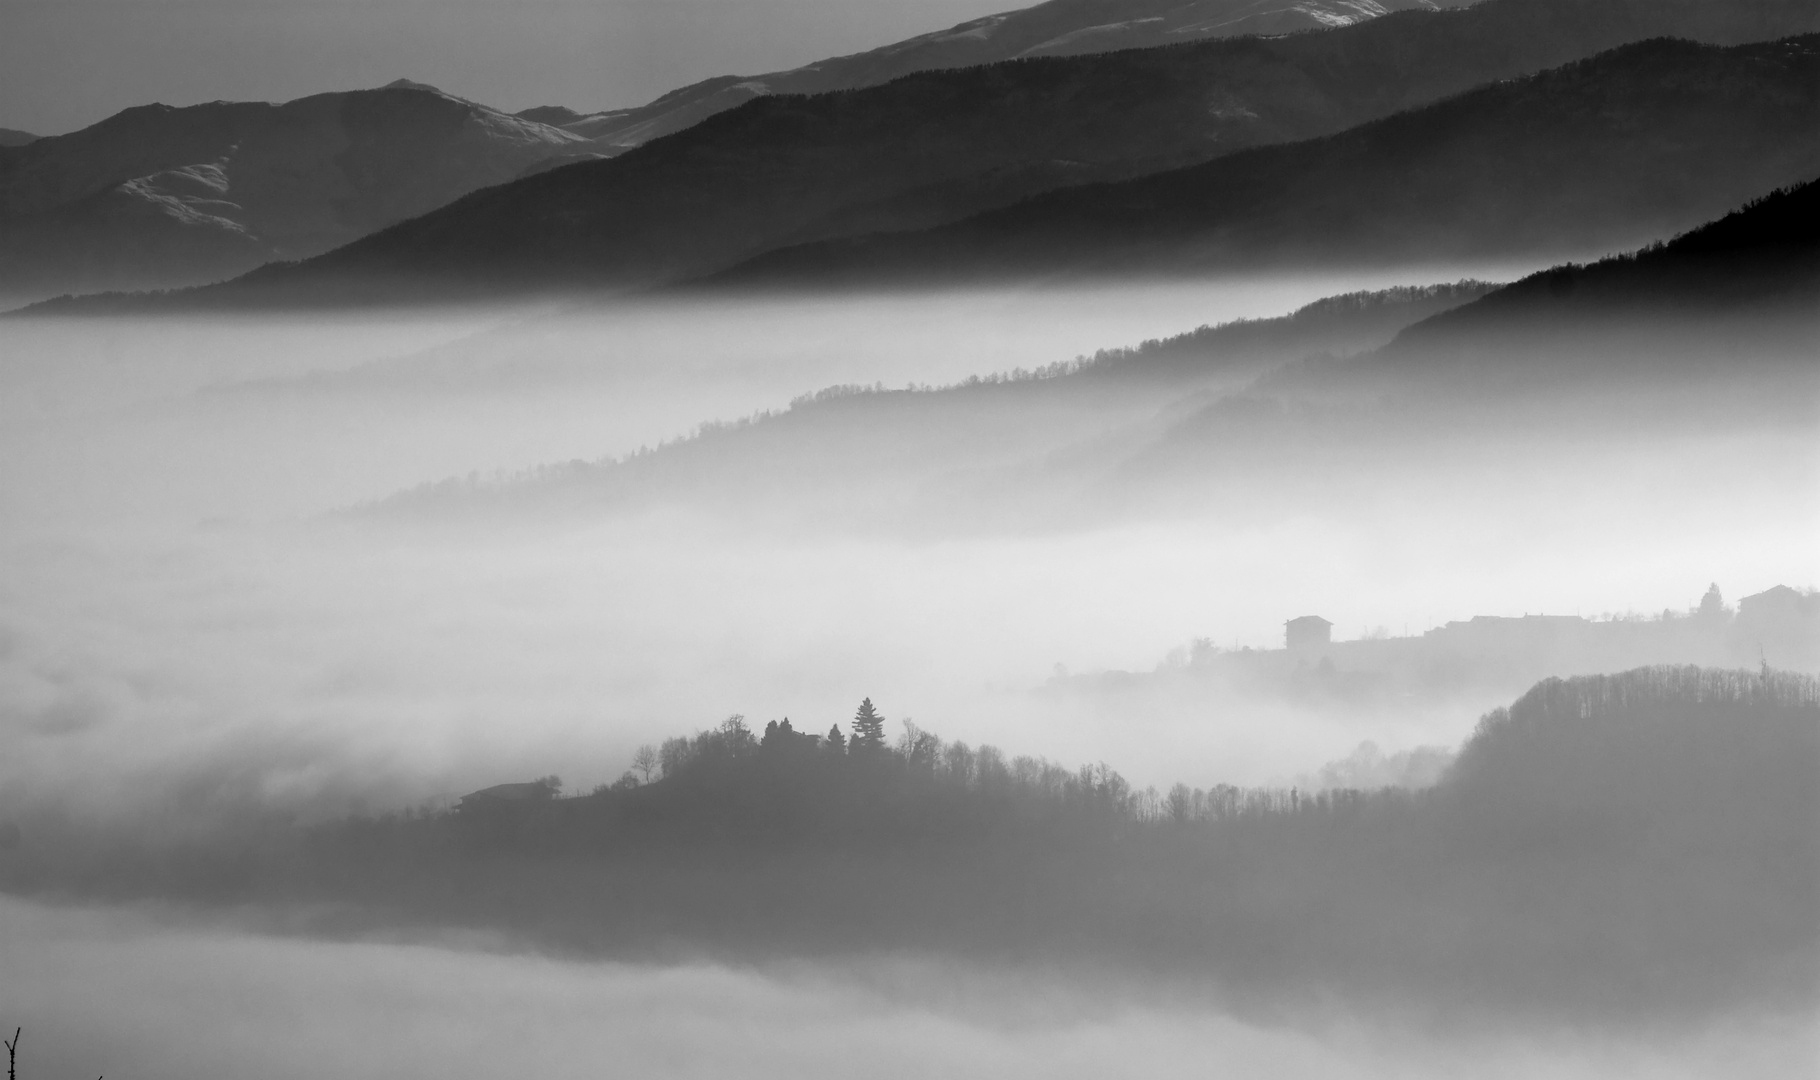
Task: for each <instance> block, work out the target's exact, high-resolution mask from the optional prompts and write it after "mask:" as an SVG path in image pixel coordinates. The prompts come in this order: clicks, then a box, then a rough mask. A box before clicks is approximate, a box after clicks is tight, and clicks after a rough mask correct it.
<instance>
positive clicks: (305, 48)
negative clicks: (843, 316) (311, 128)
mask: <svg viewBox="0 0 1820 1080" xmlns="http://www.w3.org/2000/svg"><path fill="white" fill-rule="evenodd" d="M1023 6H1028V5H1027V3H1021V2H1019V0H0V127H10V128H20V129H23V130H26V131H32V132H36V133H38V134H44V135H54V134H60V133H62V132H65V131H73V130H75V129H77V128H80V127H85V126H87V125H89V124H92V123H94V122H95V121H97V120H100V119H102V118H103V117H106V116H109V115H111V114H113V113H115V112H117V111H119V110H120V109H123V108H126V107H127V106H129V105H140V104H144V103H147V102H152V101H162V102H164V103H166V104H171V105H187V104H193V103H195V102H199V101H213V100H216V99H222V98H226V99H236V100H245V99H253V100H270V101H281V100H287V99H290V98H294V97H301V96H303V95H305V94H311V93H316V92H319V91H324V90H343V89H350V88H355V87H365V86H378V85H380V84H383V83H387V82H390V81H391V80H393V79H396V78H401V77H402V78H410V79H416V80H419V81H422V82H429V83H434V84H436V85H438V86H440V87H442V88H443V89H445V90H448V91H450V92H452V93H456V94H460V95H461V96H463V97H468V98H473V99H475V100H477V101H482V102H485V103H487V104H489V105H497V106H500V107H503V108H507V109H513V110H516V109H523V108H527V107H529V106H532V105H543V104H562V105H568V106H570V107H572V108H576V109H583V110H587V109H600V108H609V107H614V106H622V105H633V104H638V103H641V102H643V101H646V100H649V99H650V98H653V97H656V96H657V95H658V94H660V93H662V92H664V91H666V90H669V89H672V88H674V87H677V86H681V85H684V84H686V83H690V82H693V81H695V80H697V79H702V78H706V77H708V76H710V75H718V74H724V73H728V72H735V73H742V74H750V73H757V72H760V71H770V70H776V69H778V68H784V67H793V66H795V65H798V64H802V63H806V62H808V61H811V60H815V59H818V58H820V57H824V56H830V55H836V54H840V53H845V52H854V51H858V50H860V49H865V48H870V47H871V46H874V45H881V44H884V43H886V42H888V41H894V40H897V39H899V38H903V37H908V36H910V35H912V34H917V33H921V32H923V31H926V30H934V29H940V28H942V27H946V26H950V25H952V24H954V23H956V22H960V21H962V20H964V19H968V18H972V17H974V16H976V15H983V14H987V13H990V12H991V11H994V10H1002V9H1008V8H1015V7H1023Z"/></svg>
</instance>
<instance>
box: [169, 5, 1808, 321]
mask: <svg viewBox="0 0 1820 1080" xmlns="http://www.w3.org/2000/svg"><path fill="white" fill-rule="evenodd" d="M1789 25H1797V26H1811V27H1813V28H1815V29H1820V10H1810V9H1807V8H1793V7H1791V6H1790V5H1788V4H1786V3H1784V2H1781V0H1749V2H1741V3H1737V4H1728V5H1725V6H1724V7H1723V8H1721V9H1715V8H1714V7H1713V6H1712V5H1710V4H1705V3H1691V2H1684V0H1485V2H1484V3H1481V4H1478V5H1475V6H1473V7H1469V8H1465V9H1463V10H1459V11H1450V12H1438V13H1437V12H1416V11H1407V12H1402V13H1399V14H1394V15H1389V16H1385V17H1383V18H1377V19H1373V20H1370V21H1368V22H1365V23H1362V24H1360V25H1356V26H1351V27H1346V28H1343V29H1338V30H1333V31H1329V32H1324V33H1319V34H1294V35H1289V36H1286V37H1277V38H1242V39H1234V40H1227V41H1214V42H1204V43H1198V44H1190V45H1181V46H1175V47H1171V48H1164V49H1143V50H1131V51H1126V52H1117V53H1107V54H1099V55H1093V56H1082V57H1049V58H1037V59H1029V60H1020V61H1016V62H1012V63H1002V64H995V65H988V66H984V67H976V68H969V69H965V70H957V71H932V72H923V73H920V74H916V75H911V76H907V77H905V78H902V79H899V80H897V81H895V82H891V83H888V84H886V85H883V86H879V87H874V88H871V89H866V90H855V91H849V92H845V93H839V94H824V95H819V96H815V97H794V96H776V97H766V98H761V99H758V100H755V101H753V102H751V103H749V104H747V105H746V106H744V107H742V108H739V109H736V110H733V111H731V112H727V113H723V114H721V115H719V116H716V117H714V118H712V119H710V120H708V121H706V122H704V123H702V124H700V125H698V126H696V127H694V128H691V129H690V130H688V131H685V132H681V133H679V134H677V135H674V136H671V137H668V138H665V139H661V140H658V141H656V142H653V143H651V144H650V145H648V146H644V147H641V148H639V149H638V150H636V151H633V152H629V153H627V154H625V155H622V156H620V157H617V158H613V159H611V160H605V161H596V162H592V163H584V164H578V165H573V166H570V167H567V168H562V169H557V170H554V171H552V172H548V173H543V174H540V175H536V176H529V177H526V178H524V179H522V180H518V181H515V182H513V183H510V184H505V185H502V186H500V187H497V188H491V189H488V190H485V191H482V192H476V193H475V194H473V195H471V196H469V197H467V198H464V199H463V200H461V201H460V202H458V203H456V204H454V205H451V206H448V207H446V208H443V209H441V210H438V211H436V212H434V213H430V214H427V215H425V216H423V217H421V218H418V219H415V220H412V221H409V222H405V223H402V224H400V225H398V226H394V227H392V228H390V229H387V230H385V231H383V232H381V233H378V234H375V235H373V236H370V237H367V238H364V239H362V240H360V241H356V242H355V243H353V244H350V245H348V246H346V247H344V248H341V249H339V250H337V251H334V252H332V253H329V254H328V255H325V256H322V257H319V258H316V259H313V260H310V261H307V262H304V263H302V264H300V265H296V266H284V265H275V266H271V267H267V268H264V269H262V270H261V271H259V272H257V273H255V274H252V275H249V276H248V277H246V278H244V279H242V280H240V281H238V282H235V283H232V284H231V285H229V286H226V287H223V288H220V289H214V290H209V291H206V292H204V293H198V294H193V295H190V296H185V297H181V298H177V299H176V300H175V301H172V302H174V303H177V304H201V305H204V306H207V305H211V304H226V305H229V306H233V305H238V304H252V305H259V304H265V303H275V304H289V303H367V302H375V301H383V300H387V299H394V300H395V299H410V298H413V297H424V298H435V297H447V296H458V295H464V294H487V293H500V292H512V291H538V290H545V289H559V290H560V289H569V288H574V289H597V288H603V287H606V288H638V287H645V286H649V285H654V284H662V283H665V282H671V281H676V280H680V279H685V278H689V277H693V276H698V275H702V274H710V273H714V272H716V271H718V270H720V269H723V268H725V267H729V266H732V265H735V264H737V263H739V262H740V261H742V260H745V259H750V258H752V257H753V256H756V255H759V254H761V253H763V252H766V251H768V250H773V249H776V248H779V247H785V246H789V245H792V244H800V243H803V242H814V241H816V240H819V239H822V238H826V237H849V236H855V235H860V234H864V233H868V232H879V231H898V230H904V229H918V228H927V227H929V226H931V225H939V224H941V223H943V222H947V221H954V220H956V219H959V218H963V217H965V216H966V215H968V214H970V213H977V212H978V211H980V210H984V209H989V208H991V207H995V206H1006V205H1009V204H1013V203H1015V202H1017V200H1018V199H1020V198H1023V197H1026V196H1029V195H1031V194H1033V193H1037V192H1043V191H1047V190H1052V189H1056V188H1061V187H1067V186H1078V185H1082V184H1087V183H1090V182H1094V181H1105V180H1118V179H1124V178H1129V177H1138V176H1143V175H1146V174H1152V173H1157V172H1159V171H1166V170H1168V169H1170V168H1172V167H1175V168H1179V167H1182V166H1185V165H1190V164H1194V163H1198V162H1203V161H1206V160H1208V159H1218V158H1220V157H1222V156H1224V155H1228V154H1230V153H1233V152H1236V151H1241V150H1244V149H1246V148H1250V147H1258V146H1265V145H1271V144H1278V143H1285V142H1291V141H1294V140H1298V139H1307V138H1309V137H1312V136H1319V135H1325V134H1331V133H1336V132H1340V131H1342V130H1344V129H1346V128H1348V127H1352V126H1354V125H1357V124H1360V123H1364V122H1368V121H1371V120H1374V119H1378V118H1382V117H1385V116H1388V115H1390V114H1393V113H1395V112H1397V111H1399V110H1404V109H1409V108H1411V107H1416V106H1421V105H1425V104H1427V103H1430V102H1433V101H1436V100H1437V99H1441V98H1444V97H1447V96H1448V95H1450V94H1457V93H1459V92H1460V91H1463V90H1466V89H1468V88H1470V87H1473V86H1476V85H1478V84H1480V83H1483V82H1485V81H1486V80H1488V79H1508V78H1512V77H1517V76H1523V75H1528V74H1530V73H1532V72H1535V71H1539V70H1542V69H1544V68H1548V67H1551V66H1554V65H1556V64H1560V63H1563V62H1567V61H1572V60H1576V59H1580V58H1583V57H1586V56H1589V55H1591V54H1593V53H1596V52H1598V51H1599V50H1600V49H1602V48H1605V47H1607V46H1609V45H1612V44H1619V43H1623V42H1627V41H1634V40H1636V39H1638V38H1639V37H1648V36H1652V35H1659V34H1662V33H1667V32H1677V33H1685V34H1694V33H1696V32H1699V33H1705V34H1708V35H1709V36H1712V37H1715V38H1717V39H1722V40H1729V39H1731V38H1734V37H1737V36H1741V35H1742V36H1748V35H1749V34H1750V33H1754V32H1755V31H1757V30H1759V29H1761V28H1763V27H1765V26H1774V27H1778V28H1780V27H1786V26H1789ZM1690 55H1692V54H1690ZM1568 119H1569V120H1571V119H1572V118H1571V117H1570V118H1568ZM1774 123H1775V121H1772V122H1771V124H1770V126H1772V127H1773V126H1774ZM1795 142H1796V143H1797V144H1799V143H1800V142H1801V139H1800V138H1796V139H1795ZM1297 153H1304V154H1305V153H1307V151H1305V150H1304V151H1297ZM1387 160H1388V159H1387ZM1700 179H1701V178H1700V177H1699V176H1696V177H1694V179H1693V180H1691V181H1690V182H1691V183H1696V184H1697V183H1699V182H1700ZM1768 186H1773V184H1771V183H1765V184H1762V185H1760V186H1758V187H1754V188H1750V189H1748V190H1747V191H1745V192H1742V193H1740V192H1739V191H1736V190H1733V189H1731V188H1727V189H1726V190H1724V191H1722V192H1719V193H1718V194H1716V195H1715V196H1714V197H1713V198H1712V199H1709V200H1708V201H1707V202H1706V203H1705V204H1703V205H1704V206H1709V207H1723V206H1726V205H1732V204H1735V202H1736V201H1738V199H1739V198H1741V197H1742V194H1744V193H1754V192H1756V191H1759V190H1762V189H1763V188H1764V187H1768ZM1058 197H1072V196H1065V195H1064V196H1058ZM1024 212H1026V210H1025V209H1018V210H1013V211H1007V213H1012V214H1017V213H1024ZM1633 217H1634V215H1633ZM1694 220H1697V217H1696V218H1695V219H1694ZM1633 224H1635V225H1636V226H1637V229H1638V230H1641V232H1642V233H1643V234H1644V235H1648V234H1650V231H1651V228H1652V226H1654V225H1656V224H1658V223H1657V222H1633Z"/></svg>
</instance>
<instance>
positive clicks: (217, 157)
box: [0, 80, 586, 295]
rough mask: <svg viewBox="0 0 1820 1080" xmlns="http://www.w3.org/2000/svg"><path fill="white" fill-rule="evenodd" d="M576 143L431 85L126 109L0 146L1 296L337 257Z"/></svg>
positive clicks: (204, 277)
mask: <svg viewBox="0 0 1820 1080" xmlns="http://www.w3.org/2000/svg"><path fill="white" fill-rule="evenodd" d="M585 145H586V142H585V140H583V139H582V138H581V137H580V136H577V135H573V134H570V133H569V132H565V131H562V130H560V129H557V128H553V127H550V126H548V125H545V124H539V123H536V122H534V121H530V120H524V119H521V118H518V117H513V116H508V115H506V114H505V113H502V112H499V111H498V110H495V109H489V108H487V107H485V106H483V105H477V104H475V103H474V102H470V101H465V100H463V99H460V98H457V97H454V96H452V95H449V94H444V93H442V92H441V91H439V90H436V89H435V88H434V87H427V86H424V85H423V84H420V83H411V82H408V81H406V80H399V81H398V82H396V83H393V84H391V85H390V86H386V87H383V88H380V89H377V90H357V91H349V92H346V93H334V94H318V95H314V96H312V97H306V98H300V99H298V100H296V101H291V102H286V103H284V104H279V105H274V104H266V103H260V102H214V103H210V104H206V105H195V106H189V107H186V108H174V107H171V106H168V105H145V106H140V107H137V108H132V109H127V110H125V111H124V112H121V113H118V114H116V115H115V116H112V117H110V118H108V119H107V120H104V121H102V122H101V123H99V124H96V125H94V126H92V127H88V128H85V129H83V130H81V131H78V132H74V133H72V134H69V135H58V136H50V137H46V138H41V139H34V140H31V141H29V142H27V143H24V144H23V145H17V146H11V147H5V148H0V288H4V287H6V286H8V285H11V286H13V287H17V288H30V289H32V290H34V291H37V292H38V293H39V294H41V295H42V294H43V293H46V292H53V291H62V290H70V289H75V290H82V289H100V288H129V287H146V286H159V287H165V286H170V285H176V284H192V283H197V282H201V281H208V280H215V279H219V278H222V277H227V276H230V275H232V274H234V273H240V272H244V271H245V270H247V269H250V268H251V267H253V266H257V265H259V264H260V263H264V262H268V261H270V260H272V259H287V258H288V259H294V258H302V257H306V256H309V255H314V254H317V253H320V252H323V251H326V250H329V249H331V248H334V247H337V246H339V245H341V244H343V243H346V242H347V241H349V240H352V239H354V238H356V237H359V236H362V235H365V234H367V233H370V232H372V231H373V230H375V229H379V228H383V227H384V226H386V225H389V224H392V223H393V222H396V221H401V220H404V219H407V218H410V217H414V216H416V215H418V214H421V213H424V212H426V211H428V210H433V209H435V208H436V207H438V206H442V205H444V204H446V203H448V202H450V201H452V200H454V199H456V198H458V197H460V196H461V195H465V194H467V193H468V192H470V191H472V190H474V189H476V188H479V187H484V186H487V185H490V184H497V183H501V182H503V181H507V180H510V179H512V178H513V177H516V176H518V175H520V174H521V173H522V172H523V171H524V170H525V169H526V168H527V167H529V166H531V165H533V164H535V163H536V162H538V161H541V160H543V159H545V158H548V157H551V156H554V155H560V154H563V153H565V152H568V151H571V150H572V149H573V148H574V147H577V146H585Z"/></svg>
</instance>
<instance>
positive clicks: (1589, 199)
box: [722, 35, 1820, 286]
mask: <svg viewBox="0 0 1820 1080" xmlns="http://www.w3.org/2000/svg"><path fill="white" fill-rule="evenodd" d="M1816 174H1820V36H1815V35H1809V36H1805V37H1800V38H1793V39H1786V40H1782V41H1777V42H1769V43H1761V44H1753V45H1740V46H1733V47H1730V48H1721V47H1717V46H1710V45H1698V44H1694V43H1692V42H1687V41H1681V40H1673V39H1656V40H1651V41H1646V42H1640V43H1637V44H1634V45H1629V46H1624V47H1622V48H1619V49H1615V50H1613V51H1611V52H1608V53H1604V54H1601V55H1600V56H1597V57H1594V58H1592V59H1589V60H1585V61H1580V62H1577V63H1573V64H1569V65H1566V66H1564V67H1561V68H1557V69H1553V70H1551V71H1547V72H1544V73H1541V74H1537V75H1533V76H1528V77H1525V78H1519V79H1513V80H1508V81H1504V82H1499V83H1495V84H1492V85H1489V86H1485V87H1482V88H1479V89H1477V90H1474V91H1471V92H1469V93H1466V94H1462V95H1459V96H1457V97H1454V98H1451V99H1449V100H1447V101H1444V102H1440V103H1437V104H1434V105H1430V106H1427V107H1424V108H1419V109H1414V110H1411V111H1408V112H1404V113H1400V114H1398V115H1396V116H1393V117H1389V118H1387V119H1384V120H1380V121H1377V122H1374V123H1369V124H1365V125H1362V126H1360V127H1357V128H1353V129H1351V130H1349V131H1346V132H1344V133H1342V134H1339V135H1334V136H1329V137H1326V138H1321V139H1314V140H1308V141H1304V142H1300V143H1295V144H1291V145H1285V146H1275V147H1264V148H1259V149H1254V150H1250V151H1248V152H1244V153H1238V154H1233V155H1230V156H1227V157H1223V158H1219V159H1216V160H1214V161H1211V162H1208V163H1205V164H1201V165H1197V166H1192V167H1189V168H1182V169H1175V170H1169V171H1165V172H1161V173H1157V174H1153V175H1150V176H1145V177H1142V178H1138V179H1133V180H1128V181H1124V182H1122V183H1113V184H1098V185H1089V186H1082V187H1075V188H1069V189H1064V190H1059V191H1054V192H1050V193H1047V194H1044V195H1041V196H1037V197H1034V198H1031V199H1028V200H1026V201H1023V202H1021V203H1019V204H1017V205H1015V206H1012V207H1009V208H1007V209H1003V210H998V211H994V212H990V213H986V214H982V215H979V216H975V217H972V218H969V219H966V220H963V221H960V222H957V223H954V224H951V225H948V226H944V227H941V228H938V229H934V230H929V231H925V232H920V233H910V234H896V235H875V236H869V237H860V238H852V239H839V240H832V241H825V242H822V243H819V244H813V245H805V246H801V247H796V248H790V249H784V250H781V251H776V252H772V253H769V254H767V255H765V256H762V257H760V258H758V259H756V260H754V261H753V262H751V263H749V264H747V265H745V266H743V267H739V268H737V269H735V270H734V271H732V272H730V273H728V274H726V275H723V277H722V280H723V281H727V282H730V283H747V282H755V283H768V284H776V283H780V282H790V283H793V284H817V285H824V286H825V285H831V284H843V285H848V286H853V285H865V284H876V283H881V282H885V283H901V282H903V281H906V280H910V281H943V282H952V281H956V280H964V279H968V278H976V277H979V278H991V277H999V276H1033V275H1045V276H1047V275H1055V274H1058V273H1160V272H1178V273H1194V272H1206V271H1210V270H1228V269H1238V268H1249V267H1256V266H1259V265H1268V264H1291V265H1302V266H1314V265H1325V266H1332V265H1371V264H1378V265H1385V264H1389V265H1396V264H1411V263H1420V262H1422V261H1424V260H1430V261H1435V262H1450V261H1465V260H1471V259H1474V258H1482V257H1486V256H1509V255H1513V254H1523V255H1540V256H1545V257H1561V256H1564V255H1586V254H1592V255H1597V254H1602V253H1605V252H1609V251H1612V250H1616V249H1622V248H1625V247H1631V246H1635V245H1638V244H1641V243H1645V242H1647V241H1649V240H1651V239H1653V238H1654V237H1657V236H1662V235H1667V234H1672V233H1675V232H1679V231H1682V230H1684V229H1687V228H1690V227H1692V226H1695V225H1697V224H1699V223H1700V222H1702V221H1704V220H1707V219H1709V218H1711V217H1713V216H1714V215H1715V214H1718V213H1723V212H1724V211H1725V210H1726V209H1727V208H1729V207H1732V206H1736V205H1737V204H1739V203H1741V202H1743V201H1745V200H1746V199H1749V198H1751V197H1753V196H1755V195H1759V194H1761V193H1763V192H1765V191H1769V190H1772V189H1775V188H1777V187H1781V186H1783V185H1787V184H1791V183H1798V182H1800V181H1802V180H1806V179H1809V178H1811V177H1813V176H1814V175H1816Z"/></svg>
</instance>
